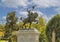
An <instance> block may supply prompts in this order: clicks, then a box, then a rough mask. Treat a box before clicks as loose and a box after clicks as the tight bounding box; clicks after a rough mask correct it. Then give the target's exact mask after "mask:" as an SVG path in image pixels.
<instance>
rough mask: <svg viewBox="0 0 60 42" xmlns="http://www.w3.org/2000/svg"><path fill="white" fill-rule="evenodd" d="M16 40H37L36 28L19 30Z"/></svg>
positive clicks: (30, 41) (26, 41)
mask: <svg viewBox="0 0 60 42" xmlns="http://www.w3.org/2000/svg"><path fill="white" fill-rule="evenodd" d="M16 35H17V42H39V32H38V31H37V30H36V29H29V30H19V31H18V32H17V33H16Z"/></svg>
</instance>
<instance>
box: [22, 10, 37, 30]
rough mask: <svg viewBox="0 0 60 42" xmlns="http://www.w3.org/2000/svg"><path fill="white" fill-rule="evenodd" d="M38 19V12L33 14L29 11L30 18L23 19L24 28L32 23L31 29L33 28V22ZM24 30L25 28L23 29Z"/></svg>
mask: <svg viewBox="0 0 60 42" xmlns="http://www.w3.org/2000/svg"><path fill="white" fill-rule="evenodd" d="M37 17H38V13H37V12H31V11H28V17H27V18H25V19H23V20H22V21H23V23H24V24H23V26H25V24H26V23H30V26H29V28H31V24H32V22H35V21H37V20H36V18H37ZM22 28H24V27H22ZM25 29H26V26H25Z"/></svg>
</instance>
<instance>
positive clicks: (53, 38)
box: [52, 30, 55, 42]
mask: <svg viewBox="0 0 60 42" xmlns="http://www.w3.org/2000/svg"><path fill="white" fill-rule="evenodd" d="M52 42H55V31H54V30H53V32H52Z"/></svg>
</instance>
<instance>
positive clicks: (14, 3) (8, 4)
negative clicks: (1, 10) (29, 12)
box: [1, 0, 28, 8]
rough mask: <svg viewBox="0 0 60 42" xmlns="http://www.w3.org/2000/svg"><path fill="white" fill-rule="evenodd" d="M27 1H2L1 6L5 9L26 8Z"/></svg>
mask: <svg viewBox="0 0 60 42" xmlns="http://www.w3.org/2000/svg"><path fill="white" fill-rule="evenodd" d="M27 1H28V0H2V3H1V4H2V5H3V6H6V7H14V8H17V7H18V6H27Z"/></svg>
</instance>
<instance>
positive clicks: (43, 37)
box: [32, 17, 48, 42]
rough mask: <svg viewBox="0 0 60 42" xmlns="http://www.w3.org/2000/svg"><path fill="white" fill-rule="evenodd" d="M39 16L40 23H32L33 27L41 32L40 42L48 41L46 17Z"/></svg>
mask: <svg viewBox="0 0 60 42" xmlns="http://www.w3.org/2000/svg"><path fill="white" fill-rule="evenodd" d="M38 18H39V20H38V24H32V27H33V28H36V29H37V30H38V31H39V32H40V36H39V42H48V41H47V38H46V33H45V29H46V25H45V22H44V19H43V17H38Z"/></svg>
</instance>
